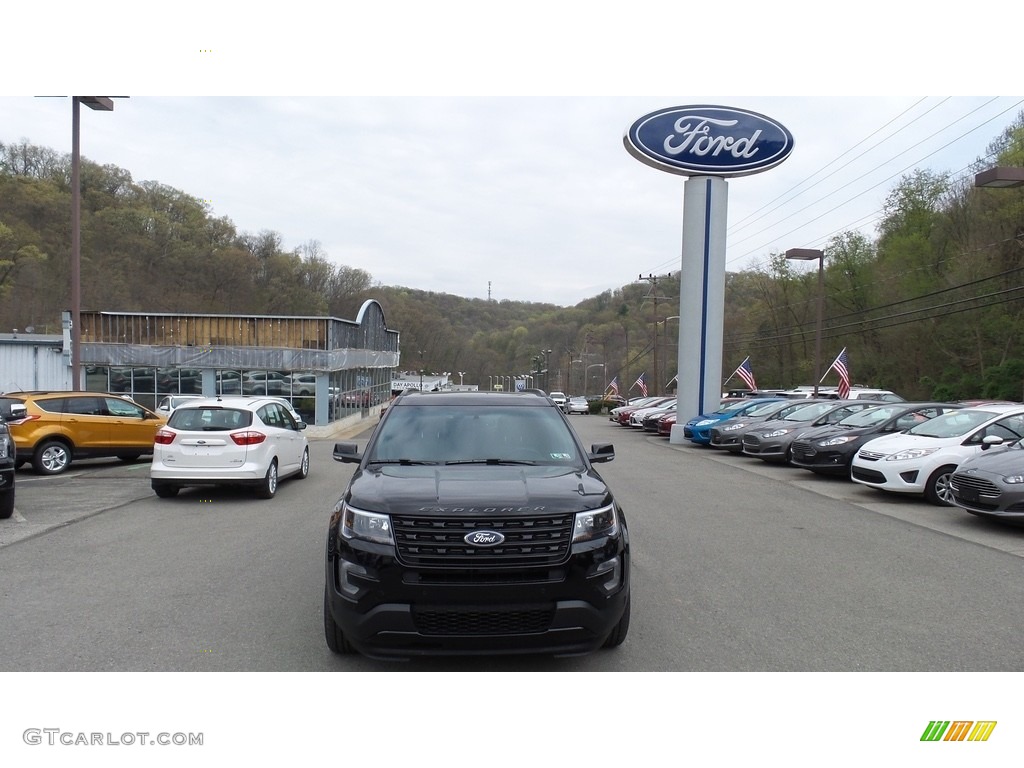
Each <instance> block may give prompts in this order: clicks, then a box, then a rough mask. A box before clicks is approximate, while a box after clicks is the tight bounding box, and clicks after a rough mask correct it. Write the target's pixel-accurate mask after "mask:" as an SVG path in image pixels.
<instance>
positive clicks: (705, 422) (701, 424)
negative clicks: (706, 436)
mask: <svg viewBox="0 0 1024 768" xmlns="http://www.w3.org/2000/svg"><path fill="white" fill-rule="evenodd" d="M714 423H715V420H714V419H704V420H703V421H698V422H697V423H696V424H694V425H693V426H695V427H706V426H707V425H708V424H714Z"/></svg>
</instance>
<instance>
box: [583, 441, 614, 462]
mask: <svg viewBox="0 0 1024 768" xmlns="http://www.w3.org/2000/svg"><path fill="white" fill-rule="evenodd" d="M587 458H589V459H590V460H591V461H592V462H594V463H595V464H600V463H602V462H605V461H611V460H612V459H614V458H615V446H614V445H612V444H611V443H594V444H593V445H591V446H590V453H589V454H588V456H587Z"/></svg>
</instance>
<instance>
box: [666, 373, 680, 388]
mask: <svg viewBox="0 0 1024 768" xmlns="http://www.w3.org/2000/svg"><path fill="white" fill-rule="evenodd" d="M678 378H679V374H678V373H677V374H676V375H675V376H673V377H672V378H671V379H669V380H668V382H667V383H666V384H665V389H668V388H669V387H671V386H672V382H673V381H676V380H677V379H678Z"/></svg>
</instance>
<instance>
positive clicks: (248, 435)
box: [0, 391, 309, 519]
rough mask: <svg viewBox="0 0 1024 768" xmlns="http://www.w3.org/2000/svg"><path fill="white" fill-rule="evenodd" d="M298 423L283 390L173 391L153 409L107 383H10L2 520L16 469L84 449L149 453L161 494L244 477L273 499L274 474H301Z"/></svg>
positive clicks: (47, 466)
mask: <svg viewBox="0 0 1024 768" xmlns="http://www.w3.org/2000/svg"><path fill="white" fill-rule="evenodd" d="M305 429H306V424H305V422H304V421H303V419H302V417H301V416H300V415H299V414H298V413H297V412H296V411H295V410H294V409H293V408H292V405H291V403H290V402H289V401H288V400H287V399H286V398H283V397H273V396H268V395H261V396H255V395H253V396H249V395H219V396H217V397H213V398H204V397H201V396H196V395H174V396H169V397H168V398H166V400H165V402H162V403H161V407H160V408H158V409H157V411H156V412H154V411H150V410H149V409H147V408H145V407H143V406H141V405H139V404H138V403H136V402H134V401H132V400H131V399H130V398H128V397H127V396H124V395H118V394H114V393H108V392H82V391H76V392H70V391H31V392H9V393H6V394H4V395H0V519H5V518H9V517H10V516H11V515H12V514H13V512H14V493H15V470H16V469H17V468H19V467H21V466H22V465H24V464H29V465H31V467H32V469H33V470H34V471H35V472H36V474H40V475H57V474H61V473H63V472H66V471H67V470H68V468H69V467H70V466H71V463H72V462H73V461H74V460H75V459H84V458H107V457H110V458H118V459H120V460H121V461H124V462H134V461H137V460H138V459H139V458H140V457H141V456H143V455H152V456H153V459H152V463H151V468H150V481H151V485H152V488H153V491H154V493H156V494H157V495H158V496H160V497H169V496H174V495H176V494H177V492H178V491H179V490H180V489H182V488H187V487H193V486H212V485H217V486H221V485H247V486H251V487H253V488H254V489H255V491H256V495H257V496H259V497H261V498H271V497H273V496H274V494H275V493H276V492H277V486H278V482H279V481H280V480H281V479H283V478H285V477H288V476H297V477H299V478H304V477H306V475H307V474H308V473H309V448H308V442H307V439H306V436H305V434H304V430H305Z"/></svg>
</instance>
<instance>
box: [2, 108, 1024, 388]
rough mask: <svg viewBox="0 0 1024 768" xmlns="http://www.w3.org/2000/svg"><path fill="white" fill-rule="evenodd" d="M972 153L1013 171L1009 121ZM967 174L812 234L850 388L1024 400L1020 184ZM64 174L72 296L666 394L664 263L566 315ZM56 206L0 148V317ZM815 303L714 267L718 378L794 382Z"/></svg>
mask: <svg viewBox="0 0 1024 768" xmlns="http://www.w3.org/2000/svg"><path fill="white" fill-rule="evenodd" d="M976 165H977V168H975V169H972V170H975V171H977V170H982V169H983V167H988V166H990V165H1006V166H1022V165H1024V113H1022V114H1021V115H1019V116H1018V117H1017V118H1016V119H1015V120H1014V121H1013V123H1012V124H1010V125H1009V126H1008V127H1007V128H1006V129H1005V130H1004V131H1003V132H1002V133H1001V134H1000V135H999V136H997V137H996V138H995V139H993V141H992V142H991V144H990V146H989V148H988V152H987V153H986V156H985V159H984V160H980V159H979V161H978V162H977V163H976ZM972 182H973V173H971V174H970V175H968V176H964V177H960V178H953V177H952V176H951V175H950V174H948V173H943V172H933V171H930V170H924V169H918V170H915V171H913V172H912V173H909V174H907V175H905V176H903V177H902V178H901V179H900V180H899V181H898V182H897V183H896V184H895V185H894V187H893V188H892V190H891V191H890V192H889V194H888V196H887V198H886V202H885V205H884V207H883V210H882V213H881V217H880V219H879V222H878V225H877V235H876V237H874V238H868V237H866V236H864V235H862V234H860V233H857V232H844V233H841V234H839V235H836V236H834V237H833V238H832V239H831V240H830V241H829V242H828V243H827V244H826V245H825V247H824V248H823V249H822V250H823V252H824V254H825V256H824V261H823V269H824V292H823V296H824V312H823V317H824V318H825V320H824V324H823V332H822V357H823V358H825V359H823V361H822V363H821V370H822V372H824V371H825V369H826V368H827V367H828V365H829V363H830V362H831V361H832V359H834V357H835V356H836V355H837V354H838V353H839V351H840V350H841V349H843V348H846V349H847V354H848V357H849V368H850V373H851V378H852V379H853V382H854V383H855V384H864V385H869V386H876V387H884V388H887V389H892V390H894V391H896V392H899V393H901V394H903V395H904V396H905V397H907V398H913V399H919V398H920V399H924V398H936V399H942V400H950V399H967V398H994V399H995V398H999V399H1012V400H1022V399H1024V333H1022V332H1024V281H1022V280H1021V273H1022V269H1024V263H1022V257H1024V189H1020V188H1017V189H979V188H975V187H974V186H973V183H972ZM81 185H82V198H81V199H82V203H81V238H82V240H81V243H82V246H81V253H82V270H81V275H82V286H81V289H82V306H83V308H86V309H109V310H116V311H139V312H167V313H224V314H237V313H243V314H271V315H303V316H310V315H317V316H320V315H326V316H334V317H340V318H347V319H352V318H354V317H355V315H356V313H357V312H358V309H359V307H360V306H361V305H362V303H363V302H364V301H365V300H366V299H368V298H373V299H376V300H377V301H379V302H380V303H381V305H382V306H383V307H384V311H385V318H386V320H387V323H388V326H389V327H391V328H394V329H397V330H399V331H400V332H401V356H402V367H403V368H404V369H406V370H422V371H425V372H430V373H441V372H449V373H452V374H456V375H458V374H462V376H461V377H460V378H461V379H462V380H464V381H465V383H467V384H478V385H480V386H481V387H483V388H486V387H488V386H492V385H493V384H494V383H495V382H496V381H497V380H498V379H499V377H504V376H522V375H533V376H534V379H533V381H534V383H535V384H537V385H538V386H544V387H546V388H548V389H561V390H564V391H567V392H570V393H571V394H577V393H578V394H584V393H586V394H591V395H596V394H601V393H602V392H604V391H605V389H606V388H607V386H608V383H609V382H610V381H611V380H612V379H613V378H614V379H615V380H616V381H617V382H618V385H619V390H620V392H622V393H626V392H628V391H630V389H631V388H632V387H633V385H634V383H635V381H636V379H637V378H638V377H639V376H640V374H641V373H643V374H645V379H646V380H647V382H648V386H649V388H650V389H652V390H653V391H657V392H668V391H671V388H672V387H671V384H670V381H671V379H672V377H673V376H674V375H675V373H676V357H677V352H676V338H677V333H678V332H680V330H679V329H678V326H677V325H676V323H677V322H678V318H677V316H678V314H679V305H678V297H679V282H678V281H679V273H678V272H674V273H670V274H666V275H659V276H648V277H647V278H644V277H643V276H641V277H640V278H639V279H638V280H637V281H636V282H633V283H630V284H627V285H624V286H621V287H620V288H618V289H615V290H609V291H605V292H603V293H601V294H599V295H598V296H594V297H592V298H589V299H586V300H584V301H582V302H580V303H578V304H576V305H575V306H572V307H563V306H557V305H554V304H547V303H533V302H513V301H486V300H483V299H468V298H463V297H459V296H454V295H451V294H445V293H437V292H432V291H423V290H419V289H417V288H415V287H404V286H384V285H381V284H379V283H378V282H376V281H375V280H374V279H373V277H372V276H371V275H370V274H369V273H368V272H367V271H365V270H363V269H361V268H359V267H354V266H346V265H341V264H338V263H336V262H335V261H334V260H333V259H332V258H331V257H330V255H329V254H327V253H326V252H325V250H324V248H323V246H322V245H321V244H320V242H319V241H317V240H316V239H312V238H311V239H309V240H307V241H306V242H305V243H304V244H303V245H302V246H300V247H298V248H294V249H291V250H287V249H285V248H284V247H283V242H282V238H281V236H280V235H279V234H278V233H276V232H272V231H267V230H264V231H261V232H259V233H258V234H251V233H245V232H239V231H238V230H237V229H236V227H235V225H234V224H233V222H232V221H231V220H230V219H229V218H227V217H219V218H218V217H214V216H213V215H212V214H211V212H210V209H209V206H208V205H207V204H206V203H205V202H203V201H202V200H200V199H199V198H197V197H195V196H192V195H189V194H187V193H185V192H183V191H181V190H178V189H174V188H172V187H169V186H166V185H163V184H160V183H158V182H153V181H142V182H136V181H134V180H133V179H132V177H131V174H130V172H129V171H127V170H125V169H122V168H118V167H116V166H112V165H103V166H101V165H98V164H95V163H92V162H91V161H89V160H87V159H84V158H83V160H82V163H81ZM70 207H71V162H70V156H68V155H64V154H60V153H57V152H55V151H53V150H52V149H49V148H46V147H39V146H34V145H32V144H30V143H29V142H27V141H21V142H19V143H13V144H3V143H0V328H2V329H4V330H7V329H13V328H19V329H22V330H24V329H26V328H28V327H33V328H34V329H35V330H36V331H37V332H52V333H56V332H58V331H59V328H60V313H61V311H62V310H65V309H67V308H68V307H69V306H70V252H71V232H70ZM817 300H818V275H817V265H816V263H815V265H814V269H813V270H806V269H799V268H796V267H794V266H793V262H791V261H788V260H787V259H786V258H785V255H784V254H782V253H770V254H767V255H766V256H765V258H764V260H763V262H762V263H761V264H759V265H757V266H754V267H752V268H749V269H745V270H742V271H738V272H729V273H727V275H726V296H725V304H726V307H725V317H726V321H725V329H724V330H725V334H724V340H723V365H724V370H723V372H722V379H723V382H724V381H725V380H726V379H727V378H728V377H729V376H730V374H731V373H732V372H733V371H734V370H735V368H736V367H737V366H738V365H739V363H740V362H741V361H742V360H743V359H744V358H746V357H747V356H749V357H750V361H751V365H752V367H753V369H754V372H755V375H756V377H757V381H758V384H759V385H760V386H763V387H791V386H796V385H800V384H812V383H813V381H812V379H813V375H814V369H815V360H814V351H815V335H816V320H817ZM681 332H682V333H686V332H687V329H685V328H684V329H681ZM833 379H834V377H833ZM456 380H459V379H456ZM825 383H826V384H828V383H835V381H834V380H832V381H829V380H828V379H826V381H825ZM733 384H738V382H737V381H736V380H734V381H733V382H732V384H731V385H730V386H732V385H733ZM632 391H633V392H634V393H635V392H636V390H635V389H633V390H632Z"/></svg>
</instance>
